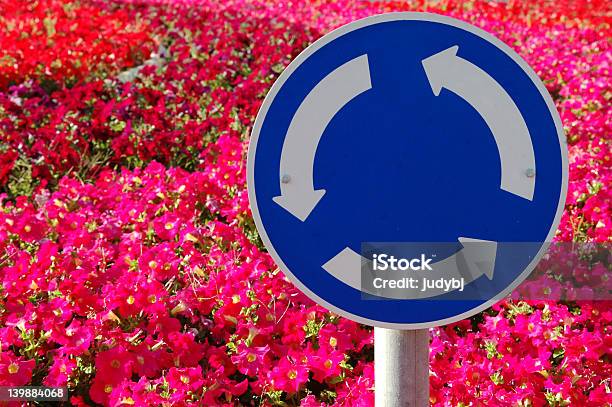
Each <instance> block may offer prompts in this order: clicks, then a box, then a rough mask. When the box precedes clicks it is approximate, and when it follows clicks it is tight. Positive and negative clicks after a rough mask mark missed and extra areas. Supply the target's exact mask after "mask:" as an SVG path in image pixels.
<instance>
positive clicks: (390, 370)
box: [374, 328, 429, 407]
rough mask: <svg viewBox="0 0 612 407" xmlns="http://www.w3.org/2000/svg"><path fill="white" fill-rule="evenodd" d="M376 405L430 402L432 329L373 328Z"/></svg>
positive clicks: (416, 405) (401, 406) (413, 406)
mask: <svg viewBox="0 0 612 407" xmlns="http://www.w3.org/2000/svg"><path fill="white" fill-rule="evenodd" d="M374 386H375V389H374V395H375V400H376V407H407V406H410V407H425V406H429V330H427V329H418V330H412V331H400V330H396V329H385V328H374Z"/></svg>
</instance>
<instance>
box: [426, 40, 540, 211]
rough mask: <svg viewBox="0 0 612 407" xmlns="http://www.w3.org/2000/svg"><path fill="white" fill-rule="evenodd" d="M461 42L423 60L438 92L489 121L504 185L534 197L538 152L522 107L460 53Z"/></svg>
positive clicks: (523, 196) (521, 194) (503, 186)
mask: <svg viewBox="0 0 612 407" xmlns="http://www.w3.org/2000/svg"><path fill="white" fill-rule="evenodd" d="M458 49H459V47H458V46H454V47H450V48H448V49H446V50H444V51H442V52H439V53H437V54H435V55H432V56H430V57H428V58H425V59H424V60H423V61H422V64H423V67H424V68H425V73H426V74H427V79H429V84H430V85H431V89H432V90H433V93H434V95H436V96H438V95H439V94H440V91H441V90H442V88H445V89H448V90H450V91H452V92H453V93H455V94H457V95H458V96H460V97H461V98H462V99H464V100H465V101H466V102H468V103H469V104H470V105H472V107H473V108H474V109H476V111H477V112H478V113H479V114H480V115H481V116H482V118H483V119H484V121H485V122H486V123H487V125H488V126H489V128H490V129H491V132H492V133H493V137H494V138H495V143H496V144H497V148H498V150H499V156H500V160H501V185H500V187H501V189H503V190H504V191H507V192H510V193H512V194H515V195H518V196H520V197H522V198H525V199H528V200H530V201H531V200H532V199H533V192H534V188H535V168H536V167H535V156H534V152H533V145H532V143H531V136H530V135H529V130H528V129H527V125H526V124H525V120H524V119H523V116H522V115H521V112H520V111H519V109H518V107H517V106H516V104H515V103H514V101H513V100H512V98H511V97H510V95H508V93H507V92H506V91H505V90H504V88H503V87H502V86H501V85H500V84H499V83H497V81H495V79H493V78H492V77H491V76H490V75H489V74H487V73H486V72H485V71H483V70H482V69H480V68H479V67H478V66H476V65H474V64H472V63H471V62H469V61H467V60H465V59H463V58H461V57H458V56H457V50H458Z"/></svg>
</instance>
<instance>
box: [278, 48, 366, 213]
mask: <svg viewBox="0 0 612 407" xmlns="http://www.w3.org/2000/svg"><path fill="white" fill-rule="evenodd" d="M371 88H372V83H371V81H370V68H369V66H368V56H367V55H365V54H364V55H361V56H359V57H357V58H355V59H352V60H350V61H349V62H347V63H345V64H344V65H341V66H340V67H338V68H336V69H335V70H334V71H332V72H331V73H329V74H328V75H327V76H326V77H325V78H323V79H322V80H321V81H320V82H319V83H318V84H317V85H316V86H315V87H314V88H313V89H312V90H311V91H310V93H308V95H307V96H306V98H305V99H304V100H303V101H302V103H301V104H300V106H299V107H298V109H297V111H296V112H295V115H294V116H293V119H292V120H291V123H290V124H289V129H288V130H287V134H286V136H285V141H284V142H283V150H282V153H281V159H280V189H281V195H280V196H277V197H274V198H272V199H273V200H274V202H276V203H277V204H279V205H280V206H282V207H283V208H284V209H286V210H287V211H289V212H290V213H291V214H292V215H294V216H295V217H296V218H298V219H299V220H301V221H302V222H303V221H305V220H306V218H307V217H308V215H310V212H312V210H313V209H314V207H315V206H316V205H317V203H318V202H319V200H320V199H321V198H322V197H323V195H324V194H325V190H324V189H319V190H315V189H314V180H313V172H314V160H315V154H316V151H317V147H318V145H319V141H320V140H321V137H322V136H323V132H324V131H325V128H326V127H327V125H328V124H329V122H330V121H331V120H332V118H333V117H334V116H335V115H336V113H338V111H340V109H342V107H344V106H345V105H346V104H347V103H348V102H350V101H351V100H352V99H353V98H355V97H356V96H358V95H360V94H361V93H363V92H365V91H366V90H368V89H371Z"/></svg>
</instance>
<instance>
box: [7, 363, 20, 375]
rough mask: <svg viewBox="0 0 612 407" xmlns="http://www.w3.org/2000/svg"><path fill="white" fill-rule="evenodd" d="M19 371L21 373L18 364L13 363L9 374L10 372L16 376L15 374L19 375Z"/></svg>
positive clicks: (9, 368) (9, 367)
mask: <svg viewBox="0 0 612 407" xmlns="http://www.w3.org/2000/svg"><path fill="white" fill-rule="evenodd" d="M18 371H19V365H18V364H16V363H11V364H10V365H9V366H8V372H9V373H10V374H15V373H17V372H18Z"/></svg>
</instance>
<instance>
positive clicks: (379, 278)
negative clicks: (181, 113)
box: [248, 13, 568, 406]
mask: <svg viewBox="0 0 612 407" xmlns="http://www.w3.org/2000/svg"><path fill="white" fill-rule="evenodd" d="M563 140H564V136H563V132H562V127H561V122H560V119H559V116H558V113H557V112H556V110H555V108H554V104H553V102H552V100H551V98H550V96H549V95H548V93H547V91H546V88H545V87H544V85H543V84H542V83H541V82H540V80H539V79H538V78H537V76H536V74H535V73H534V72H533V70H531V68H529V66H528V65H527V64H526V62H525V61H523V60H522V59H521V58H520V57H519V56H518V55H517V54H516V53H515V52H514V51H512V50H511V49H510V47H508V46H507V45H505V44H503V43H502V42H501V41H499V40H498V39H496V38H495V37H493V36H492V35H490V34H488V33H486V32H484V31H482V30H480V29H478V28H476V27H474V26H471V25H469V24H466V23H464V22H461V21H459V20H455V19H452V18H449V17H443V16H439V15H434V14H428V13H391V14H383V15H378V16H374V17H369V18H366V19H363V20H359V21H356V22H353V23H350V24H348V25H345V26H343V27H341V28H339V29H337V30H335V31H333V32H331V33H329V34H328V35H326V36H324V37H323V38H321V39H319V40H318V41H316V42H315V43H314V44H312V45H311V46H310V47H308V48H307V49H306V50H305V51H304V52H303V53H302V54H300V55H299V56H298V57H297V58H296V59H295V60H294V61H293V62H292V63H291V64H290V65H289V66H288V67H287V69H286V70H285V71H284V72H283V73H282V74H281V76H280V77H279V79H278V80H277V81H276V83H275V84H274V85H273V87H272V89H271V90H270V92H269V94H268V95H267V97H266V99H265V101H264V103H263V105H262V107H261V110H260V112H259V115H258V117H257V120H256V123H255V126H254V128H253V132H252V135H251V144H250V147H249V156H248V190H249V200H250V203H251V207H252V210H253V215H254V218H255V222H256V225H257V228H258V230H259V233H260V235H261V237H262V239H263V241H264V243H265V245H266V247H267V249H268V251H269V252H270V254H271V255H272V257H273V258H274V260H275V261H276V263H277V264H278V265H279V267H280V268H281V269H282V270H283V272H284V273H285V274H286V275H287V276H288V277H289V278H290V279H291V281H292V282H293V283H294V284H296V286H297V287H299V288H300V289H301V290H302V291H303V292H304V293H305V294H306V295H308V296H309V297H310V298H312V299H313V300H314V301H316V302H318V303H319V304H321V305H322V306H325V307H327V308H329V309H330V310H332V311H334V312H337V313H338V314H340V315H343V316H345V317H347V318H350V319H353V320H355V321H358V322H361V323H364V324H370V325H373V326H375V327H377V330H376V334H375V341H376V346H375V358H376V402H377V404H378V405H390V406H400V405H422V404H427V403H428V391H429V389H428V385H427V377H428V366H427V337H428V336H427V331H426V330H425V328H429V327H433V326H438V325H443V324H447V323H451V322H454V321H458V320H461V319H464V318H467V317H469V316H471V315H474V314H476V313H478V312H480V311H482V310H484V309H486V308H487V307H489V306H491V305H492V304H493V303H495V302H496V301H497V300H499V299H501V298H503V297H504V296H506V295H507V294H508V293H509V292H511V291H512V290H513V289H514V288H515V287H516V286H517V285H518V284H519V283H520V282H521V281H522V280H523V279H525V278H526V277H527V275H528V274H529V273H530V272H531V270H533V268H534V267H535V265H536V264H537V262H538V261H539V259H540V258H541V256H542V255H543V254H544V252H545V250H546V248H547V244H548V243H549V242H550V241H551V239H552V237H553V235H554V233H555V230H556V227H557V225H558V223H559V220H560V216H561V212H562V209H563V206H564V200H565V195H566V190H567V171H568V170H567V166H568V164H567V148H566V146H565V144H564V141H563ZM517 247H518V248H517ZM415 259H420V260H421V263H422V264H426V265H427V267H420V268H418V267H410V265H413V266H415V265H417V263H416V262H415V261H414V260H415ZM381 265H382V266H381ZM401 330H404V331H401Z"/></svg>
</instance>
